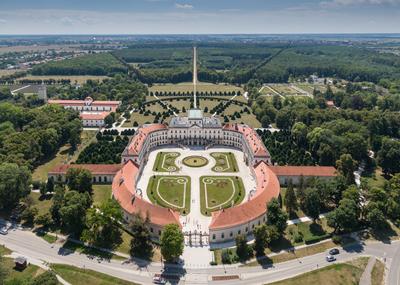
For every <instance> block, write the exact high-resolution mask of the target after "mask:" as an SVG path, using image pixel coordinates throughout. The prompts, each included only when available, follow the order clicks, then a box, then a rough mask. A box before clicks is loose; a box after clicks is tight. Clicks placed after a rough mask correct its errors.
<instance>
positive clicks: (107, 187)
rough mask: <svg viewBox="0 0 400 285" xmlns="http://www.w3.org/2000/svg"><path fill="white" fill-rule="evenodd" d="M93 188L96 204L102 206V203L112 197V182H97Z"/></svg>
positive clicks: (94, 202)
mask: <svg viewBox="0 0 400 285" xmlns="http://www.w3.org/2000/svg"><path fill="white" fill-rule="evenodd" d="M92 188H93V204H94V205H96V206H100V204H102V203H103V202H105V201H107V200H108V199H110V198H111V192H112V191H111V184H95V185H93V187H92Z"/></svg>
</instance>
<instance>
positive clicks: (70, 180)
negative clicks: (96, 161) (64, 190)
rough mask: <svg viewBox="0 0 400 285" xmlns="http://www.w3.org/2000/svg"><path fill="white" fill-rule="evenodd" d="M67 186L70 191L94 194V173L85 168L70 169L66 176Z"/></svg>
mask: <svg viewBox="0 0 400 285" xmlns="http://www.w3.org/2000/svg"><path fill="white" fill-rule="evenodd" d="M66 179H67V186H68V188H69V189H70V190H76V191H78V192H80V193H84V192H87V193H91V192H92V179H93V178H92V173H90V171H89V170H87V169H83V168H70V169H68V171H67V175H66Z"/></svg>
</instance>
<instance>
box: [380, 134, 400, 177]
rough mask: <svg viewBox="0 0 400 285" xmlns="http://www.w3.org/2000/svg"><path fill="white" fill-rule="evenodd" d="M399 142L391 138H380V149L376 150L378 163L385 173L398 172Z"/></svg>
mask: <svg viewBox="0 0 400 285" xmlns="http://www.w3.org/2000/svg"><path fill="white" fill-rule="evenodd" d="M399 161H400V142H399V141H397V140H394V139H391V138H384V139H383V140H382V147H381V150H380V151H379V152H378V164H379V165H380V166H381V167H382V171H383V173H384V174H385V175H393V174H395V173H398V172H400V163H399Z"/></svg>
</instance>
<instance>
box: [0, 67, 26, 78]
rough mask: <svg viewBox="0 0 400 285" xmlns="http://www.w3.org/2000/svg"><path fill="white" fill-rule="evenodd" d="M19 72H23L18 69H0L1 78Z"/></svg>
mask: <svg viewBox="0 0 400 285" xmlns="http://www.w3.org/2000/svg"><path fill="white" fill-rule="evenodd" d="M19 71H21V70H18V69H11V70H9V69H0V77H2V76H7V75H11V74H14V73H16V72H19Z"/></svg>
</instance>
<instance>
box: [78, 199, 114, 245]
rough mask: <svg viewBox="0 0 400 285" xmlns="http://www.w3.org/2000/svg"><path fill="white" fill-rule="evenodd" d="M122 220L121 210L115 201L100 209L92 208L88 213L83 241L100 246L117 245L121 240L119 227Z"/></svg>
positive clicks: (109, 201) (110, 200)
mask: <svg viewBox="0 0 400 285" xmlns="http://www.w3.org/2000/svg"><path fill="white" fill-rule="evenodd" d="M121 220H122V212H121V208H120V207H119V205H118V203H117V202H116V201H115V200H113V199H108V200H107V201H105V202H103V203H102V204H101V205H100V207H99V208H98V209H96V208H90V209H89V210H88V211H87V213H86V221H85V226H86V228H85V229H84V230H83V232H82V240H84V241H86V242H88V243H89V244H92V245H98V246H110V245H112V244H115V243H117V242H118V241H120V240H121V230H120V229H119V227H118V223H119V222H120V221H121Z"/></svg>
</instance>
